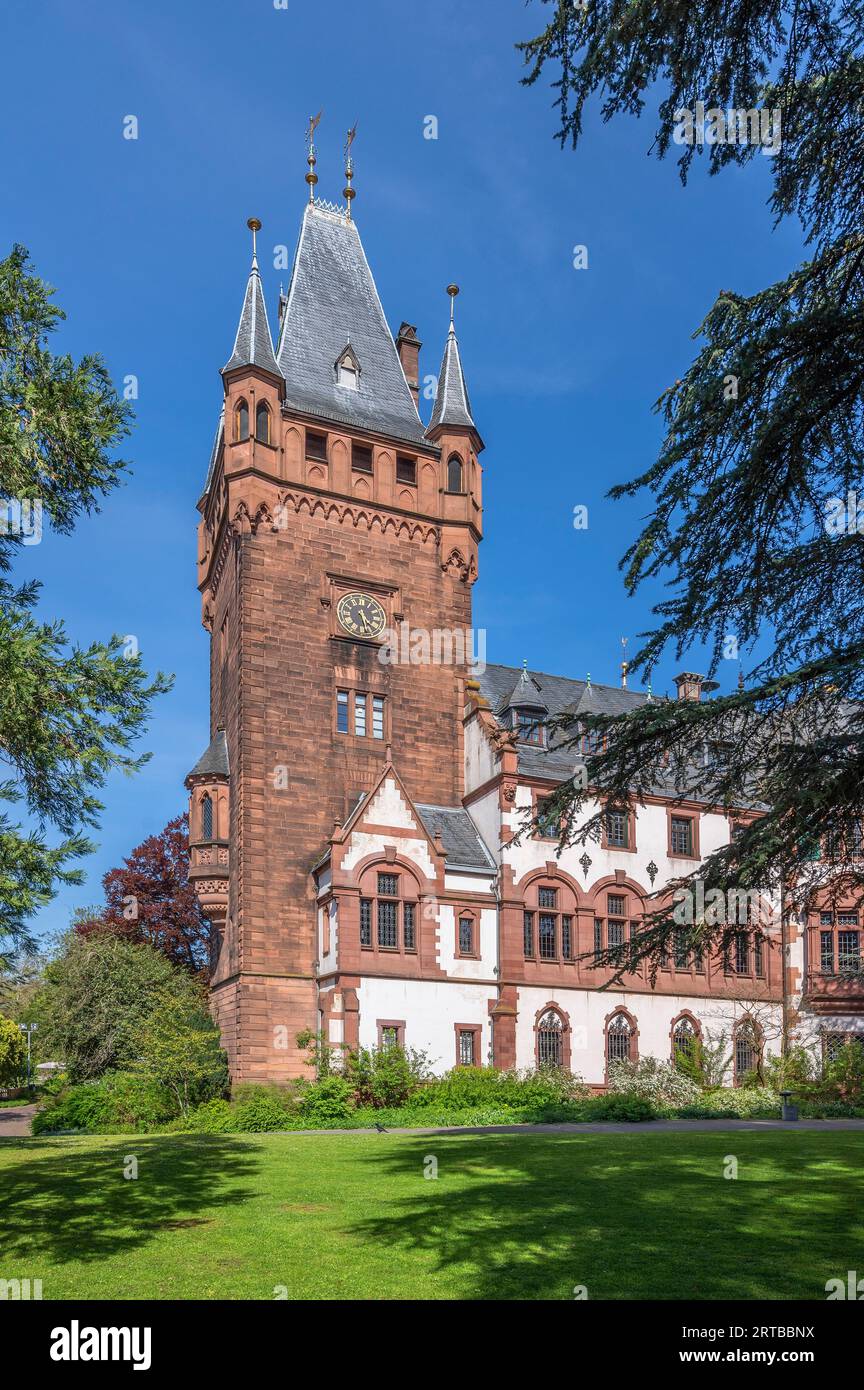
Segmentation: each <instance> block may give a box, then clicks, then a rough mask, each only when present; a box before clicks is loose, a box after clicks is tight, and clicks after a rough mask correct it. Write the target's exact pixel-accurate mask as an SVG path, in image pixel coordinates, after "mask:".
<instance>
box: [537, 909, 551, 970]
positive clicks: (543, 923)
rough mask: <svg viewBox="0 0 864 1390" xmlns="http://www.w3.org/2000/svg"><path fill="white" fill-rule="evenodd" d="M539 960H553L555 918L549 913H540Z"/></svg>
mask: <svg viewBox="0 0 864 1390" xmlns="http://www.w3.org/2000/svg"><path fill="white" fill-rule="evenodd" d="M538 940H539V947H540V959H541V960H554V959H555V918H554V917H553V916H552V914H551V912H541V913H540V929H539V932H538Z"/></svg>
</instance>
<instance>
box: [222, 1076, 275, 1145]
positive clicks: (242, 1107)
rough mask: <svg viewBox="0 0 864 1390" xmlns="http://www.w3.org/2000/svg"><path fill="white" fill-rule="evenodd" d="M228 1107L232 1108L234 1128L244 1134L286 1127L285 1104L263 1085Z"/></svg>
mask: <svg viewBox="0 0 864 1390" xmlns="http://www.w3.org/2000/svg"><path fill="white" fill-rule="evenodd" d="M229 1108H232V1109H233V1118H234V1128H235V1129H237V1130H240V1131H241V1132H242V1133H244V1134H263V1133H266V1132H267V1130H272V1129H286V1128H287V1126H288V1112H287V1110H286V1109H285V1106H284V1105H283V1104H282V1102H281V1100H279V1099H277V1098H276V1097H275V1096H273V1095H272V1094H270V1092H269V1090H267V1089H265V1088H264V1087H263V1086H260V1087H258V1088H257V1091H256V1092H250V1093H249V1094H247V1096H246V1099H244V1100H242V1101H240V1103H239V1104H237V1105H235V1106H233V1107H229Z"/></svg>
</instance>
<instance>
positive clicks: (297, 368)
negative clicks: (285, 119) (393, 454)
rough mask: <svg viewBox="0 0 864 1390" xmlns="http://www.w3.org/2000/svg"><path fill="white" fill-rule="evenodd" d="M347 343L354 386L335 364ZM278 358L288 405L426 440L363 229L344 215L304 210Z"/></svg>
mask: <svg viewBox="0 0 864 1390" xmlns="http://www.w3.org/2000/svg"><path fill="white" fill-rule="evenodd" d="M349 344H350V346H351V348H352V350H353V351H354V353H355V355H356V357H357V360H358V362H359V364H360V378H359V383H358V387H357V390H353V389H351V388H350V387H347V386H340V385H338V384H337V381H336V361H337V359H338V358H339V356H340V355H341V353H342V352H343V351H344V349H345V348H346V347H347V346H348V345H349ZM276 355H277V359H278V363H279V369H280V371H281V372H282V374H283V375H284V377H285V382H286V394H285V403H286V405H287V406H288V407H293V408H294V409H295V410H299V411H302V412H304V413H305V414H308V415H317V416H320V417H321V419H323V420H329V421H332V422H333V423H335V424H344V425H347V426H349V427H354V428H357V429H364V430H371V431H375V432H376V433H382V434H386V435H389V436H390V437H391V438H393V439H396V440H403V441H405V442H406V443H411V444H415V445H416V444H422V443H423V442H424V435H423V425H422V423H421V421H420V416H419V415H418V414H417V407H416V405H415V404H414V397H413V396H412V395H411V391H410V389H409V387H408V382H407V381H406V379H405V373H404V372H403V370H402V363H401V362H400V361H399V354H398V353H397V351H396V344H395V343H394V341H393V336H392V334H391V332H390V329H389V327H388V325H387V320H386V318H385V317H384V310H383V308H382V307H381V301H380V299H379V298H378V291H377V289H376V287H375V281H374V280H373V278H372V272H371V270H370V269H369V264H368V262H367V260H366V255H365V253H364V251H363V245H362V243H361V241H360V234H359V232H358V231H357V227H356V225H355V224H354V222H349V221H348V219H347V218H346V217H344V216H343V215H342V214H341V213H338V212H329V211H327V210H326V209H324V208H320V207H317V206H315V205H314V204H309V205H308V206H307V208H306V212H305V213H304V216H303V225H302V228H301V231H300V240H299V242H298V244H297V251H296V253H295V256H294V266H293V269H292V271H291V283H290V286H289V289H288V296H287V303H286V306H285V313H284V315H283V318H282V331H281V334H280V337H279V346H278V349H277V354H276Z"/></svg>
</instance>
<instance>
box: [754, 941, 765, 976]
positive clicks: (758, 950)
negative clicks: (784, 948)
mask: <svg viewBox="0 0 864 1390" xmlns="http://www.w3.org/2000/svg"><path fill="white" fill-rule="evenodd" d="M753 969H754V970H755V972H756V974H757V975H758V976H759V979H760V980H762V979H764V978H765V952H764V949H763V946H762V938H761V936H757V937H756V938H755V939H754V941H753Z"/></svg>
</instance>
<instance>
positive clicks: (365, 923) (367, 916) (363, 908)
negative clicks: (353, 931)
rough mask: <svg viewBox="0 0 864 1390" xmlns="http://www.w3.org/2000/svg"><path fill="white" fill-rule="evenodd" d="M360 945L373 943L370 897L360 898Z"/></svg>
mask: <svg viewBox="0 0 864 1390" xmlns="http://www.w3.org/2000/svg"><path fill="white" fill-rule="evenodd" d="M360 945H361V946H371V945H372V902H371V900H370V899H369V898H361V899H360Z"/></svg>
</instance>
